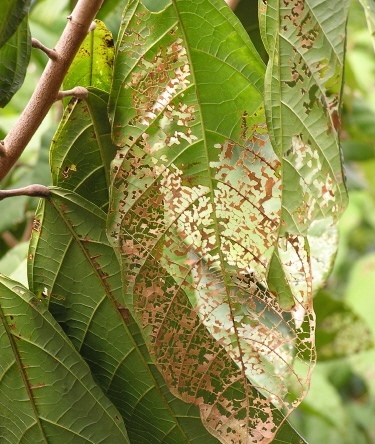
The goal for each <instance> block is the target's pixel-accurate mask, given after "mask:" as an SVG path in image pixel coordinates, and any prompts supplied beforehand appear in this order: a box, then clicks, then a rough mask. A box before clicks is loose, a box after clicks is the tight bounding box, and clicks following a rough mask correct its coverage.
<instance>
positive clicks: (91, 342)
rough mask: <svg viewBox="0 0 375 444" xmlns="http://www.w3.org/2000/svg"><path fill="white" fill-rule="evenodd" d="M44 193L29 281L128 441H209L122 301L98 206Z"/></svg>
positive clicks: (64, 194) (71, 196)
mask: <svg viewBox="0 0 375 444" xmlns="http://www.w3.org/2000/svg"><path fill="white" fill-rule="evenodd" d="M51 193H52V195H51V198H50V199H49V200H47V201H44V202H42V203H41V206H40V208H39V210H38V212H37V214H36V218H35V221H34V229H33V237H32V241H31V246H30V252H29V282H30V287H31V288H32V289H33V291H34V292H35V293H36V294H38V295H39V296H40V297H41V298H42V299H43V300H44V303H45V304H47V305H48V308H49V310H50V311H51V313H52V314H53V316H54V317H55V319H57V321H58V322H59V323H60V325H61V326H62V327H63V329H64V330H65V332H66V333H67V335H68V336H69V338H70V339H71V341H72V342H73V344H74V345H75V347H76V349H77V350H78V351H79V352H80V354H81V356H82V357H83V358H84V359H85V360H86V362H87V363H88V364H89V366H90V368H91V371H92V372H93V374H94V375H95V377H96V380H97V382H98V384H99V385H100V387H101V388H102V390H103V391H104V392H105V393H106V395H107V396H108V397H109V398H110V399H111V401H112V402H113V403H114V404H115V406H116V407H117V408H118V410H119V412H120V413H121V415H122V416H123V418H124V421H125V424H126V428H127V431H128V434H129V438H130V440H131V442H134V443H137V442H142V443H144V444H146V443H149V444H153V443H155V442H165V443H175V444H179V443H182V442H189V443H196V444H200V443H201V442H203V441H204V442H205V443H207V444H209V443H212V444H213V443H215V442H217V440H216V439H215V438H214V437H212V436H211V435H210V434H209V433H208V432H207V431H206V430H205V428H204V427H203V426H202V423H201V421H200V418H199V411H198V409H197V408H195V407H192V406H190V405H189V404H186V403H184V402H182V401H180V400H179V399H176V398H175V397H174V396H173V395H171V394H170V392H169V390H168V388H167V387H166V386H165V383H164V381H163V379H162V378H161V375H160V373H159V372H158V371H157V369H156V368H155V366H154V365H153V364H152V363H151V362H150V357H149V355H148V353H147V349H146V347H145V345H144V341H143V339H142V336H141V334H140V332H139V330H138V328H137V325H136V324H135V322H134V320H133V319H132V316H131V315H130V313H129V311H128V310H127V309H126V308H125V307H124V304H123V302H122V286H121V274H120V267H119V264H118V261H117V258H116V256H115V253H114V251H113V248H112V247H111V246H110V245H109V242H108V241H107V238H106V235H105V232H106V231H105V224H106V215H105V213H103V211H102V210H100V209H99V208H98V207H96V206H95V205H94V204H92V203H90V202H88V201H87V200H85V199H83V198H82V197H80V196H78V195H76V194H74V193H72V192H70V191H67V190H62V189H57V188H52V190H51ZM51 257H53V258H54V260H53V261H51V260H50V259H49V258H51ZM113 442H115V441H113Z"/></svg>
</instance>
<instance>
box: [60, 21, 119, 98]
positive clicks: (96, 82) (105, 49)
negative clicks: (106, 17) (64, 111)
mask: <svg viewBox="0 0 375 444" xmlns="http://www.w3.org/2000/svg"><path fill="white" fill-rule="evenodd" d="M95 24H96V28H95V29H94V30H93V31H91V32H89V33H88V34H87V37H86V38H85V40H84V41H83V43H82V45H81V47H80V48H79V50H78V53H77V55H76V56H75V58H74V60H73V63H72V64H71V65H70V67H69V70H68V73H67V74H66V76H65V78H64V89H71V88H74V87H75V86H77V85H79V86H84V87H88V86H94V87H95V88H99V89H102V90H104V91H107V92H109V88H110V86H111V78H112V67H113V54H114V48H113V38H112V34H111V33H110V32H109V31H108V29H107V28H106V26H105V25H104V23H103V22H101V21H100V20H95Z"/></svg>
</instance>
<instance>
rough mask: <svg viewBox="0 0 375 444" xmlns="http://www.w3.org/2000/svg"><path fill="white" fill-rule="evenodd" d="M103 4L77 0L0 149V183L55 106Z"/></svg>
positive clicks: (100, 1)
mask: <svg viewBox="0 0 375 444" xmlns="http://www.w3.org/2000/svg"><path fill="white" fill-rule="evenodd" d="M102 3H103V0H78V2H77V5H76V7H75V8H74V10H73V12H72V14H71V16H69V19H68V22H67V25H66V27H65V29H64V31H63V33H62V35H61V37H60V39H59V41H58V42H57V44H56V47H55V49H54V50H55V52H56V58H55V59H49V61H48V63H47V66H46V68H45V70H44V71H43V74H42V76H41V78H40V80H39V82H38V84H37V86H36V88H35V91H34V93H33V95H32V97H31V99H30V101H29V103H28V104H27V105H26V107H25V109H24V110H23V112H22V114H21V116H20V118H19V119H18V121H17V122H16V124H15V125H14V127H13V128H12V129H11V130H10V132H9V134H8V135H7V136H6V137H5V139H4V141H3V143H2V144H1V146H0V181H1V180H3V179H4V177H5V176H6V175H7V174H8V172H9V170H10V169H11V168H12V166H13V165H14V164H15V162H16V161H17V159H18V158H19V157H20V155H21V154H22V152H23V150H24V149H25V147H26V146H27V144H28V143H29V141H30V139H31V137H32V136H33V135H34V133H35V131H36V130H37V129H38V127H39V125H40V124H41V123H42V121H43V119H44V118H45V116H46V115H47V113H48V111H49V109H50V107H51V105H52V104H53V103H54V102H55V100H56V98H57V96H58V93H59V90H60V86H61V84H62V81H63V79H64V76H65V74H66V72H67V70H68V68H69V66H70V64H71V63H72V61H73V59H74V57H75V55H76V53H77V51H78V49H79V47H80V45H81V43H82V42H83V40H84V38H85V37H86V35H87V32H88V30H89V29H90V26H91V23H92V21H93V20H94V18H95V15H96V14H97V12H98V11H99V9H100V7H101V5H102Z"/></svg>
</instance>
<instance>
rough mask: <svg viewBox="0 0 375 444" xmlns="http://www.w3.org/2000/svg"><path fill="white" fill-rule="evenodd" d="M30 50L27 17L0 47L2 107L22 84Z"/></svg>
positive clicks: (0, 97) (0, 102) (0, 101)
mask: <svg viewBox="0 0 375 444" xmlns="http://www.w3.org/2000/svg"><path fill="white" fill-rule="evenodd" d="M30 52H31V37H30V30H29V24H28V20H27V17H25V18H24V20H23V21H22V22H21V24H20V25H19V27H18V28H17V30H16V32H15V33H14V34H13V35H12V36H11V37H10V39H9V40H8V41H7V42H6V43H5V44H4V45H3V46H2V47H1V48H0V60H1V63H0V108H4V106H5V105H6V104H7V103H8V102H9V101H10V99H11V98H12V97H13V96H14V94H15V93H16V92H17V91H18V90H19V88H20V87H21V86H22V83H23V81H24V79H25V75H26V69H27V65H28V64H29V59H30Z"/></svg>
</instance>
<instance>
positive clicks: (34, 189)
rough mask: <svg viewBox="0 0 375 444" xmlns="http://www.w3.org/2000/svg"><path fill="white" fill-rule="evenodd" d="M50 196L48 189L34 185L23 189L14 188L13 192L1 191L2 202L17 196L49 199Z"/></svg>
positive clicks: (0, 198)
mask: <svg viewBox="0 0 375 444" xmlns="http://www.w3.org/2000/svg"><path fill="white" fill-rule="evenodd" d="M49 194H50V191H49V188H48V187H46V186H44V185H38V184H34V185H28V186H27V187H23V188H14V189H13V190H0V200H3V199H6V198H7V197H15V196H30V197H48V196H49Z"/></svg>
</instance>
